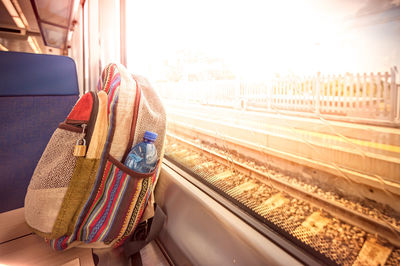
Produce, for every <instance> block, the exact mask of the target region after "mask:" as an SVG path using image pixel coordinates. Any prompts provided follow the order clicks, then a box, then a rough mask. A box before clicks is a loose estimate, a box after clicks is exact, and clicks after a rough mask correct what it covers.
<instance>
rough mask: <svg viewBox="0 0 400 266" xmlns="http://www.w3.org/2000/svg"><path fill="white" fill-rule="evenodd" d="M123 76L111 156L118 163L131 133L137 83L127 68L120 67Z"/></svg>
mask: <svg viewBox="0 0 400 266" xmlns="http://www.w3.org/2000/svg"><path fill="white" fill-rule="evenodd" d="M118 71H119V73H120V75H121V84H120V86H119V95H118V104H117V110H116V114H117V115H116V120H115V121H116V125H115V133H114V138H113V141H112V144H111V149H110V154H111V156H113V157H114V158H115V159H117V160H118V161H121V160H122V157H123V156H124V153H125V150H126V146H127V145H128V141H129V136H130V133H131V124H132V117H133V106H134V102H135V96H136V83H135V81H134V80H133V79H132V77H131V76H130V74H129V73H128V71H127V70H126V68H125V67H123V66H121V65H118Z"/></svg>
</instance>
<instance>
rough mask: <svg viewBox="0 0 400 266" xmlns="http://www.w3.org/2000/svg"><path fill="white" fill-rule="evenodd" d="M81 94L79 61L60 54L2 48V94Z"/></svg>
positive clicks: (0, 71)
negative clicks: (12, 50) (77, 71)
mask: <svg viewBox="0 0 400 266" xmlns="http://www.w3.org/2000/svg"><path fill="white" fill-rule="evenodd" d="M31 95H32V96H33V95H47V96H51V95H79V86H78V79H77V73H76V67H75V62H74V60H73V59H72V58H69V57H66V56H59V55H46V54H30V53H20V52H0V96H31Z"/></svg>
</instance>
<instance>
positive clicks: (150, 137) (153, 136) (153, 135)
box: [143, 131, 158, 141]
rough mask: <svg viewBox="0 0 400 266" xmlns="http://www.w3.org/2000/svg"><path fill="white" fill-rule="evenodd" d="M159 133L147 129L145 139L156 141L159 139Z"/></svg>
mask: <svg viewBox="0 0 400 266" xmlns="http://www.w3.org/2000/svg"><path fill="white" fill-rule="evenodd" d="M157 136H158V135H157V133H154V132H151V131H146V132H144V137H143V138H145V139H148V140H151V141H155V140H156V139H157Z"/></svg>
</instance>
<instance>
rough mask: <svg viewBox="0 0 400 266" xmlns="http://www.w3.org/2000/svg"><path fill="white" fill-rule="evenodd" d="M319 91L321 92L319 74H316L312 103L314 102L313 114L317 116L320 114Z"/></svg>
mask: <svg viewBox="0 0 400 266" xmlns="http://www.w3.org/2000/svg"><path fill="white" fill-rule="evenodd" d="M320 90H321V72H318V73H317V76H316V77H315V83H314V101H315V113H316V114H319V113H320V112H319V111H320V104H321V102H320V97H319V96H320Z"/></svg>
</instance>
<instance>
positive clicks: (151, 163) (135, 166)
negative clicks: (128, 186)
mask: <svg viewBox="0 0 400 266" xmlns="http://www.w3.org/2000/svg"><path fill="white" fill-rule="evenodd" d="M156 139H157V133H154V132H151V131H146V132H145V133H144V137H143V141H142V142H140V143H138V144H136V145H135V146H134V147H133V148H132V150H131V151H130V152H129V154H128V157H126V160H125V165H126V166H127V167H129V168H131V169H132V170H135V171H136V172H140V173H149V172H151V171H153V170H154V169H155V168H156V163H157V149H156V146H155V145H154V141H155V140H156Z"/></svg>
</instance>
